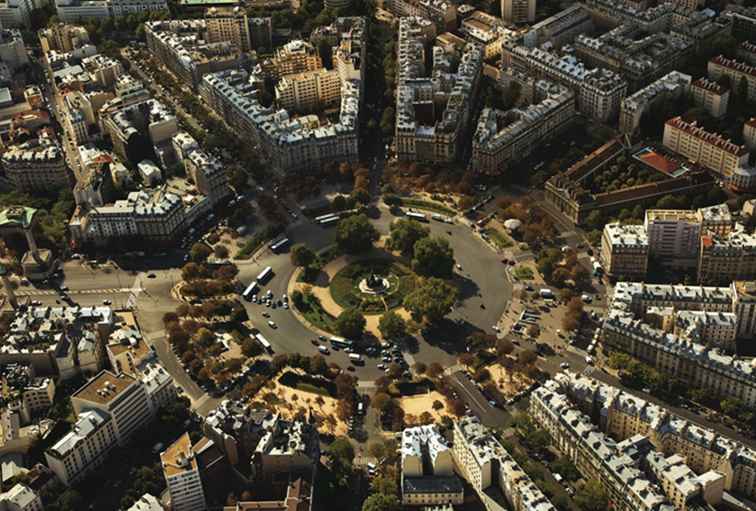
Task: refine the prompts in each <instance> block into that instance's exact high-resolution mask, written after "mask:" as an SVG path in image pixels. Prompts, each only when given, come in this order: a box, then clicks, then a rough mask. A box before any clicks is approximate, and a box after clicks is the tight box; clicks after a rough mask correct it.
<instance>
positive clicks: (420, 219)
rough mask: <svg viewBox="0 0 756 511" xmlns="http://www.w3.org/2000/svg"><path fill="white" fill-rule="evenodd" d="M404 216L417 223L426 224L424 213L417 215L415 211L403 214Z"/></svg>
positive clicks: (426, 219)
mask: <svg viewBox="0 0 756 511" xmlns="http://www.w3.org/2000/svg"><path fill="white" fill-rule="evenodd" d="M404 215H405V216H408V217H409V218H411V219H412V220H417V221H418V222H427V221H428V217H427V216H426V215H425V214H424V213H418V212H417V211H407V212H406V213H404Z"/></svg>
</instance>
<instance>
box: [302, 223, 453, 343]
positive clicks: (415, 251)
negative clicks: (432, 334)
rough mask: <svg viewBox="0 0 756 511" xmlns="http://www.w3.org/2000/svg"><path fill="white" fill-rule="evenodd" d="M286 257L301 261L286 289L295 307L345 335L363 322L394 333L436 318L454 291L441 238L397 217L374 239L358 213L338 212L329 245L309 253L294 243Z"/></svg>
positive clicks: (370, 327)
mask: <svg viewBox="0 0 756 511" xmlns="http://www.w3.org/2000/svg"><path fill="white" fill-rule="evenodd" d="M292 261H293V262H294V264H295V265H296V266H298V267H300V268H301V272H300V273H299V275H298V276H296V277H295V278H294V281H295V283H294V287H295V289H294V290H293V291H292V293H291V298H292V302H293V304H294V306H295V308H296V310H297V311H298V312H299V313H301V315H302V318H303V319H304V320H306V321H307V322H309V323H310V324H311V325H312V326H314V327H316V328H318V329H321V330H324V331H326V332H330V333H336V334H339V335H343V336H345V337H352V338H354V337H360V336H361V335H362V332H363V331H364V330H368V331H370V332H371V333H373V334H375V335H378V334H380V335H381V336H382V337H384V338H396V337H398V336H401V335H402V334H403V333H406V330H407V328H408V327H409V326H410V325H415V328H417V326H419V325H420V324H421V323H423V322H424V321H436V320H438V319H440V318H442V317H443V316H445V315H446V314H448V312H449V311H450V310H451V308H452V307H453V306H454V303H455V301H456V299H457V288H456V285H455V284H454V283H453V282H452V275H453V270H454V255H453V253H452V250H451V247H450V246H449V243H448V242H447V241H446V240H445V239H443V238H439V237H432V236H430V231H429V229H428V228H427V227H425V226H423V225H422V224H419V223H418V222H416V221H412V220H406V219H400V220H397V221H396V222H394V224H393V225H392V226H391V232H390V235H389V236H388V237H385V238H383V239H381V238H380V236H379V234H378V232H377V231H376V230H375V228H374V226H373V225H372V224H371V223H370V222H369V220H368V219H367V217H365V216H364V215H355V216H353V217H349V218H346V219H343V220H342V221H341V222H340V223H339V225H338V226H337V245H336V246H335V247H331V248H329V249H327V250H325V251H323V252H321V253H320V254H314V253H312V252H310V251H309V249H308V248H307V247H303V246H295V247H293V248H292ZM379 316H380V317H379ZM371 318H372V319H371Z"/></svg>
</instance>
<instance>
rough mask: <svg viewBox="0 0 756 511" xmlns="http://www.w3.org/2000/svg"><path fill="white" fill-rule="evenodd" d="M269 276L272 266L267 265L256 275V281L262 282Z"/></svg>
mask: <svg viewBox="0 0 756 511" xmlns="http://www.w3.org/2000/svg"><path fill="white" fill-rule="evenodd" d="M271 276H273V268H271V267H270V266H268V267H266V268H265V269H264V270H263V271H261V272H260V274H259V275H258V276H257V282H258V283H259V284H264V283H265V282H266V281H267V280H268V279H269V278H270V277H271Z"/></svg>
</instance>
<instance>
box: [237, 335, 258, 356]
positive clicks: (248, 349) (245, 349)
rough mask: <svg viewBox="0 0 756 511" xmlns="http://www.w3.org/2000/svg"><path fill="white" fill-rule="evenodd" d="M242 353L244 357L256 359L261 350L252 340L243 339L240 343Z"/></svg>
mask: <svg viewBox="0 0 756 511" xmlns="http://www.w3.org/2000/svg"><path fill="white" fill-rule="evenodd" d="M242 353H243V354H244V356H245V357H256V356H257V355H259V354H260V353H262V348H261V347H260V345H259V344H258V343H257V342H256V341H254V340H253V339H245V340H244V342H243V343H242Z"/></svg>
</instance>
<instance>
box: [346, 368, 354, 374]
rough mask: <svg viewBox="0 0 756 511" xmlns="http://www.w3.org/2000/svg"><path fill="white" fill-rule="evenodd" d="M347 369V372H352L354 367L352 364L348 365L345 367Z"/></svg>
mask: <svg viewBox="0 0 756 511" xmlns="http://www.w3.org/2000/svg"><path fill="white" fill-rule="evenodd" d="M347 371H349V372H352V373H353V372H354V371H355V369H354V366H349V367H347Z"/></svg>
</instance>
